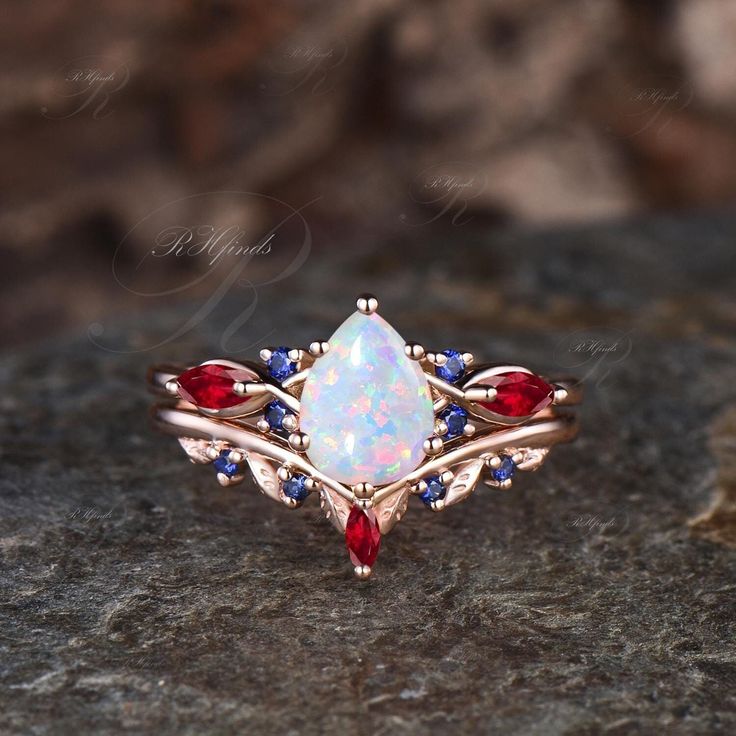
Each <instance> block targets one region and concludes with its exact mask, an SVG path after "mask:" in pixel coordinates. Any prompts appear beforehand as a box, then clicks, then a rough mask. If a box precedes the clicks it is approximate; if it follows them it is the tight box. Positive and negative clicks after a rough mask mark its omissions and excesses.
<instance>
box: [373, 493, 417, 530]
mask: <svg viewBox="0 0 736 736" xmlns="http://www.w3.org/2000/svg"><path fill="white" fill-rule="evenodd" d="M408 505H409V489H408V488H404V489H403V490H401V491H398V492H397V493H394V494H392V495H391V496H389V497H388V498H386V499H384V500H383V501H381V503H379V504H378V505H377V506H375V507H374V508H373V511H374V512H375V514H376V521H377V522H378V528H379V529H380V530H381V534H388V533H389V532H390V531H391V530H392V529H393V528H394V526H396V524H397V523H398V522H399V521H401V518H402V517H403V516H404V514H405V513H406V509H407V506H408Z"/></svg>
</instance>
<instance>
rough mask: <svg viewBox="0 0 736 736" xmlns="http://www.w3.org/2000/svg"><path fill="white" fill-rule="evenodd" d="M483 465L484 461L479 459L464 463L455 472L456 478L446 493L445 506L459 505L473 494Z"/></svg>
mask: <svg viewBox="0 0 736 736" xmlns="http://www.w3.org/2000/svg"><path fill="white" fill-rule="evenodd" d="M483 465H484V462H483V460H482V459H480V458H478V459H477V460H471V461H470V462H467V463H464V464H463V465H461V466H460V467H459V469H458V470H457V471H455V477H454V478H453V479H452V483H450V486H449V487H448V489H447V492H446V493H445V506H452V505H453V504H456V503H459V502H460V501H462V500H464V499H465V498H467V497H468V496H469V495H470V494H471V493H472V492H473V489H474V488H475V484H476V483H477V482H478V478H479V477H480V473H481V470H483Z"/></svg>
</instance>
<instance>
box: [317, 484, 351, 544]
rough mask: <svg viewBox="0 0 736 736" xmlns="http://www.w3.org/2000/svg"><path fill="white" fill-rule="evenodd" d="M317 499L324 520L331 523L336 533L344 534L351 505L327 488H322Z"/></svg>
mask: <svg viewBox="0 0 736 736" xmlns="http://www.w3.org/2000/svg"><path fill="white" fill-rule="evenodd" d="M319 498H320V506H321V507H322V511H323V512H324V515H325V518H326V519H329V520H330V521H331V522H332V525H333V526H334V527H335V529H337V531H339V532H343V533H344V532H345V526H346V525H347V523H348V516H350V511H351V509H352V508H353V506H352V504H351V503H350V502H349V501H346V500H345V499H344V498H343V497H342V496H340V495H339V494H338V493H335V492H334V491H331V490H330V489H329V488H327V487H324V488H322V490H321V491H320V494H319Z"/></svg>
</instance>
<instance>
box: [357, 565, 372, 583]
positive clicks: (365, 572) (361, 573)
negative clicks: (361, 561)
mask: <svg viewBox="0 0 736 736" xmlns="http://www.w3.org/2000/svg"><path fill="white" fill-rule="evenodd" d="M353 572H354V573H355V577H356V578H360V580H367V579H368V578H369V577H370V576H371V568H370V567H369V566H368V565H356V566H355V569H354V570H353Z"/></svg>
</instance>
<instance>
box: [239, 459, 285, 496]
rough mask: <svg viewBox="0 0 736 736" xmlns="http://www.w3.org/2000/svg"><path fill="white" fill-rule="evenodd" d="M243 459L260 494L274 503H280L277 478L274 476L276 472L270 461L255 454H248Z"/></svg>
mask: <svg viewBox="0 0 736 736" xmlns="http://www.w3.org/2000/svg"><path fill="white" fill-rule="evenodd" d="M245 459H246V460H247V462H248V466H249V467H250V472H251V473H252V474H253V480H255V482H256V485H257V486H258V487H259V488H260V489H261V492H262V493H264V494H265V495H266V496H268V497H269V498H273V499H274V500H275V501H281V496H280V494H279V477H278V475H276V470H275V469H274V466H273V464H272V463H271V461H269V460H268V459H267V458H265V457H264V456H263V455H259V454H258V453H257V452H249V453H248V454H247V455H246V456H245Z"/></svg>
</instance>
